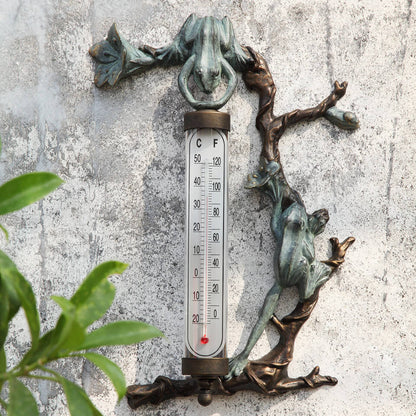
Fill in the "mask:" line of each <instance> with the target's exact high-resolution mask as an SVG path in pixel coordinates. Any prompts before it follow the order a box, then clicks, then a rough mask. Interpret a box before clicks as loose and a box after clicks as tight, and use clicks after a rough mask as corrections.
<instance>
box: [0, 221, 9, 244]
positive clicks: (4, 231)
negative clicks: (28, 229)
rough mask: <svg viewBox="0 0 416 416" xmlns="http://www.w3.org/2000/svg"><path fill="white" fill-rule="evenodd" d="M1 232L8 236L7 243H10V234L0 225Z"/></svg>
mask: <svg viewBox="0 0 416 416" xmlns="http://www.w3.org/2000/svg"><path fill="white" fill-rule="evenodd" d="M0 230H2V231H3V233H4V235H5V236H6V241H9V233H8V232H7V230H6V229H5V228H4V227H3V226H2V225H1V224H0Z"/></svg>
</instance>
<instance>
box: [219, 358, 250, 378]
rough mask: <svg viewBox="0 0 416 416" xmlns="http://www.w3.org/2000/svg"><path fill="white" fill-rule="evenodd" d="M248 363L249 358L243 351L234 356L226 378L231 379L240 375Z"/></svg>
mask: <svg viewBox="0 0 416 416" xmlns="http://www.w3.org/2000/svg"><path fill="white" fill-rule="evenodd" d="M247 363H248V359H247V357H246V356H245V355H244V354H242V353H240V354H238V355H237V356H235V357H234V358H231V360H230V364H229V371H228V374H227V375H226V376H225V377H224V378H225V380H229V379H230V378H233V377H238V376H239V375H240V374H241V373H242V372H243V370H244V368H245V367H246V365H247Z"/></svg>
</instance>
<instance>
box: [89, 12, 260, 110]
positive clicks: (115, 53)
mask: <svg viewBox="0 0 416 416" xmlns="http://www.w3.org/2000/svg"><path fill="white" fill-rule="evenodd" d="M90 54H91V56H93V58H94V59H95V60H96V61H97V62H98V65H97V67H96V74H95V83H96V85H97V86H98V87H101V86H102V85H104V84H105V83H108V84H109V85H111V86H113V85H115V84H116V83H117V82H118V81H119V80H120V79H122V78H125V77H127V76H129V75H131V74H133V73H137V72H141V71H143V70H146V69H149V68H151V67H154V66H157V65H162V66H173V65H183V67H182V70H181V72H180V74H179V78H178V82H179V89H180V91H181V93H182V95H183V96H184V97H185V99H186V100H187V101H188V102H189V104H191V106H192V107H194V108H195V109H206V108H210V109H218V108H221V107H222V106H223V105H224V104H226V103H227V101H228V100H229V99H230V98H231V95H232V93H233V92H234V89H235V87H236V85H237V76H236V72H235V71H242V70H244V69H245V68H246V67H247V65H248V64H250V63H251V62H252V58H251V57H250V55H249V54H248V53H247V52H246V51H245V50H244V48H242V47H241V46H240V44H239V43H238V41H237V40H236V38H235V36H234V30H233V26H232V24H231V21H230V19H229V18H228V17H224V18H223V19H222V20H220V19H217V18H215V17H212V16H207V17H201V18H198V17H197V16H196V15H195V14H191V15H190V16H189V17H188V18H187V19H186V21H185V23H184V24H183V26H182V28H181V30H180V31H179V33H178V34H177V35H176V37H175V39H174V40H173V42H172V43H171V44H170V45H168V46H165V47H163V48H158V49H155V48H152V47H150V46H143V47H141V48H138V49H136V48H134V47H133V46H132V45H130V44H129V43H128V42H127V41H126V40H125V39H124V38H123V37H122V36H120V35H119V34H118V32H117V29H116V26H115V25H113V26H112V27H111V28H110V30H109V32H108V37H107V40H105V41H101V42H98V43H96V44H95V45H93V46H92V47H91V48H90ZM191 76H192V77H193V79H194V81H195V84H196V85H197V86H198V88H199V89H200V90H201V91H202V92H204V93H206V94H211V93H213V92H214V90H215V89H216V88H217V87H218V85H219V84H220V82H221V79H222V76H224V77H225V78H226V80H227V89H226V91H225V93H224V95H223V96H222V97H221V98H220V99H218V100H214V101H200V100H197V99H195V98H194V96H193V95H192V93H191V91H190V89H189V86H188V82H189V78H190V77H191Z"/></svg>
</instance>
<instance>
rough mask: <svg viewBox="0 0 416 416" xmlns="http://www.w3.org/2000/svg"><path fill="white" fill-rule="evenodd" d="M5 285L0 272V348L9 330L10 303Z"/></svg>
mask: <svg viewBox="0 0 416 416" xmlns="http://www.w3.org/2000/svg"><path fill="white" fill-rule="evenodd" d="M8 295H9V294H8V291H7V287H6V285H5V283H4V278H3V277H2V276H1V274H0V348H1V349H2V348H3V345H4V343H5V341H6V338H7V333H8V332H9V314H10V303H9V296H8Z"/></svg>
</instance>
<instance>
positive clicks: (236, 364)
mask: <svg viewBox="0 0 416 416" xmlns="http://www.w3.org/2000/svg"><path fill="white" fill-rule="evenodd" d="M247 187H248V188H259V189H260V190H262V191H263V192H265V193H266V194H268V195H269V196H270V197H271V199H272V201H273V214H272V219H271V229H272V232H273V234H274V237H275V239H276V250H275V254H274V262H273V263H274V274H275V283H274V285H273V286H272V288H271V289H270V290H269V292H268V293H267V295H266V298H265V300H264V303H263V307H262V310H261V312H260V316H259V318H258V320H257V322H256V324H255V325H254V327H253V329H252V331H251V334H250V336H249V339H248V341H247V344H246V346H245V348H244V350H243V351H242V352H241V353H240V354H238V355H237V356H236V357H234V358H233V359H232V360H231V362H230V372H229V374H228V376H227V378H230V377H232V376H238V375H239V374H240V373H241V372H242V371H243V369H244V367H245V366H246V364H247V361H248V356H249V354H250V352H251V350H252V349H253V347H254V345H255V344H256V342H257V340H258V339H259V338H260V335H261V334H262V333H263V331H264V329H265V327H266V324H267V323H268V322H269V320H270V318H271V317H272V316H273V313H274V310H275V309H276V306H277V302H278V300H279V297H280V294H281V292H282V290H283V289H284V288H287V287H291V286H296V287H297V288H298V292H299V300H300V301H301V302H302V301H304V300H305V299H308V298H309V297H311V296H312V295H313V293H314V292H315V290H316V289H317V288H318V287H320V286H322V285H323V284H324V283H325V282H326V281H327V280H328V279H329V276H330V274H331V272H332V268H331V267H330V266H329V265H327V264H325V263H324V262H321V261H319V260H316V259H315V248H314V239H315V237H316V236H317V235H319V234H321V233H322V232H323V231H324V229H325V225H326V223H327V222H328V220H329V216H328V212H327V210H326V209H321V210H318V211H315V212H314V213H313V214H311V215H309V214H307V212H306V209H305V205H304V203H303V201H302V199H301V197H300V195H299V194H298V193H297V192H296V191H294V190H293V189H291V188H290V187H289V185H288V184H287V182H286V180H285V178H284V176H283V174H282V171H281V166H280V164H279V163H278V162H276V161H271V162H269V163H266V162H265V161H263V164H262V165H261V167H260V169H259V170H258V171H257V172H255V173H254V174H253V175H250V176H249V181H248V184H247Z"/></svg>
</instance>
